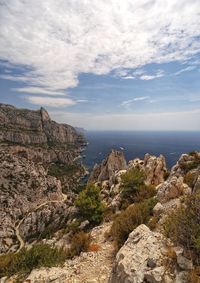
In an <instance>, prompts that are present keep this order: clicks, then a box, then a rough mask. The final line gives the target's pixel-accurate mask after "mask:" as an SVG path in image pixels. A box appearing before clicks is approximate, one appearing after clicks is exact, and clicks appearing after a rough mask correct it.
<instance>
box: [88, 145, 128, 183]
mask: <svg viewBox="0 0 200 283" xmlns="http://www.w3.org/2000/svg"><path fill="white" fill-rule="evenodd" d="M126 168H127V164H126V160H125V157H124V154H123V152H122V151H116V150H112V151H111V153H110V154H109V155H108V157H107V158H106V159H105V160H103V161H102V163H101V164H100V165H97V164H96V165H95V166H94V168H93V171H92V173H91V175H90V178H89V182H102V181H105V180H109V182H110V185H111V184H112V179H113V177H114V175H115V173H116V172H118V171H120V170H124V169H126Z"/></svg>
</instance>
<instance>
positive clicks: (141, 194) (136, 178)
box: [120, 168, 156, 207]
mask: <svg viewBox="0 0 200 283" xmlns="http://www.w3.org/2000/svg"><path fill="white" fill-rule="evenodd" d="M121 179H122V184H121V186H120V189H121V194H122V204H123V207H126V206H127V205H129V204H131V203H133V202H142V201H144V200H145V199H148V198H151V197H153V196H155V194H156V190H155V187H154V186H152V185H148V186H147V185H146V184H145V174H144V172H143V171H141V170H140V169H139V168H131V169H130V170H128V171H127V172H126V173H125V174H123V175H122V176H121Z"/></svg>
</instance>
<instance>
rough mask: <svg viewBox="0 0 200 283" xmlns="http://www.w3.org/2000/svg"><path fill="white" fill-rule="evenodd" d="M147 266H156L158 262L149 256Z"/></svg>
mask: <svg viewBox="0 0 200 283" xmlns="http://www.w3.org/2000/svg"><path fill="white" fill-rule="evenodd" d="M147 266H148V267H150V268H155V267H156V262H155V260H154V259H153V258H149V259H148V260H147Z"/></svg>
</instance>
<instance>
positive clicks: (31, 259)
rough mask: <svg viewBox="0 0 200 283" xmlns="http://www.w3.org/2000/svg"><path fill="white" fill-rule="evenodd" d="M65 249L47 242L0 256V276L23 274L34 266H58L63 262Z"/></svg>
mask: <svg viewBox="0 0 200 283" xmlns="http://www.w3.org/2000/svg"><path fill="white" fill-rule="evenodd" d="M66 258H67V251H66V250H64V249H63V248H57V247H51V246H49V245H47V244H38V245H34V246H32V248H30V249H29V250H27V249H25V248H23V249H21V250H20V251H19V253H15V254H14V253H10V254H6V255H2V256H0V277H3V276H12V275H14V274H16V273H17V274H24V273H28V272H30V271H31V270H32V269H34V268H40V267H52V266H58V265H61V264H63V263H64V261H65V259H66Z"/></svg>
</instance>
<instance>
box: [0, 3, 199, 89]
mask: <svg viewBox="0 0 200 283" xmlns="http://www.w3.org/2000/svg"><path fill="white" fill-rule="evenodd" d="M163 11H164V12H165V13H163ZM177 11H178V12H177ZM199 13H200V5H199V1H198V0H191V1H188V0H177V1H168V2H167V5H166V2H165V1H160V0H153V1H152V0H140V1H132V0H123V1H121V0H110V1H103V0H101V1H100V0H93V1H90V0H85V1H78V0H74V1H72V0H60V1H55V0H43V1H41V0H29V1H22V0H1V9H0V59H2V60H4V61H5V62H8V64H9V65H11V66H14V67H15V68H16V66H26V67H27V68H25V70H24V71H23V74H22V75H19V74H18V75H16V74H15V73H14V74H11V75H8V74H7V75H4V76H3V78H4V79H10V80H16V81H23V82H25V83H26V84H27V87H40V88H42V89H43V94H51V93H50V92H54V91H56V92H59V93H60V92H62V91H63V90H66V89H67V88H70V87H75V86H77V84H78V76H79V74H81V73H92V74H98V75H101V74H108V73H110V72H111V71H114V70H115V71H116V70H118V69H119V70H121V75H122V72H123V69H125V70H126V69H129V70H130V69H134V70H135V69H137V68H141V67H142V66H145V65H146V64H151V63H166V62H172V61H182V60H183V61H186V62H187V60H189V59H191V57H193V56H194V55H195V54H197V53H198V52H199V50H200V41H199V36H200V17H199ZM36 19H37V20H36ZM180 19H181V20H180ZM160 76H161V74H160V75H158V74H157V75H156V74H141V76H139V75H138V77H139V78H140V79H142V80H152V79H154V78H158V77H160ZM124 77H126V79H134V75H133V74H132V75H129V76H128V75H127V76H126V74H125V76H124ZM48 91H49V93H47V92H48ZM35 93H36V92H35Z"/></svg>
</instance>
